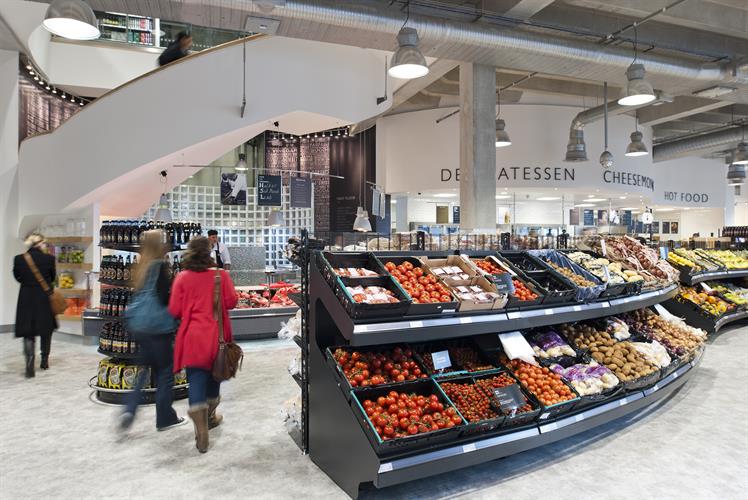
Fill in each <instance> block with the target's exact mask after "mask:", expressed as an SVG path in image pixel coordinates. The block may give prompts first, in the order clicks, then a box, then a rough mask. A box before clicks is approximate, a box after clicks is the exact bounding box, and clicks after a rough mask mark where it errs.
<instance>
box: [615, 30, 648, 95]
mask: <svg viewBox="0 0 748 500" xmlns="http://www.w3.org/2000/svg"><path fill="white" fill-rule="evenodd" d="M637 41H638V38H637V32H636V25H634V60H633V61H632V62H631V65H630V66H629V67H628V69H627V70H626V78H627V79H628V83H627V84H626V86H625V87H624V88H623V89H621V97H620V98H619V99H618V104H620V105H621V106H638V105H640V104H646V103H648V102H652V101H654V100H655V93H654V89H653V88H652V84H651V83H649V82H648V81H647V80H646V78H645V74H646V71H645V70H644V65H643V64H639V63H637V62H636V59H637V57H638V54H637V50H636V44H637Z"/></svg>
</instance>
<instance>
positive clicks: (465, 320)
mask: <svg viewBox="0 0 748 500" xmlns="http://www.w3.org/2000/svg"><path fill="white" fill-rule="evenodd" d="M472 322H473V318H471V317H470V316H468V317H466V318H460V324H461V325H468V324H470V323H472Z"/></svg>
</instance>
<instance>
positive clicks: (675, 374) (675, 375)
mask: <svg viewBox="0 0 748 500" xmlns="http://www.w3.org/2000/svg"><path fill="white" fill-rule="evenodd" d="M676 378H678V372H677V371H676V372H673V380H675V379H676Z"/></svg>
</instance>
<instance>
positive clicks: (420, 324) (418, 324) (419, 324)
mask: <svg viewBox="0 0 748 500" xmlns="http://www.w3.org/2000/svg"><path fill="white" fill-rule="evenodd" d="M410 327H411V328H422V327H423V321H411V322H410Z"/></svg>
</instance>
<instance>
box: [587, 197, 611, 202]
mask: <svg viewBox="0 0 748 500" xmlns="http://www.w3.org/2000/svg"><path fill="white" fill-rule="evenodd" d="M605 200H606V199H605V198H587V199H586V200H584V201H594V202H599V201H605Z"/></svg>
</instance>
